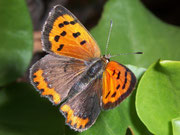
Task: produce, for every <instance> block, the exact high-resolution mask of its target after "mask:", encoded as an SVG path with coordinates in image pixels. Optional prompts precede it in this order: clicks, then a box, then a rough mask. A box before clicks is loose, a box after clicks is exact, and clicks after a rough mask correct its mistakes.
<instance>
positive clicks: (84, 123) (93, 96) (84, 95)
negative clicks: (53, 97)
mask: <svg viewBox="0 0 180 135" xmlns="http://www.w3.org/2000/svg"><path fill="white" fill-rule="evenodd" d="M101 89H102V80H101V79H96V80H94V81H93V82H92V83H91V84H89V86H87V88H84V90H83V91H82V92H81V93H79V94H76V95H75V96H73V97H72V98H70V99H68V100H67V101H66V102H65V103H64V104H62V105H61V107H60V111H61V112H62V114H63V115H64V117H65V118H66V124H67V125H69V126H70V127H71V128H72V129H74V130H76V131H80V132H82V131H84V130H86V129H87V128H89V127H91V126H92V125H93V124H94V123H95V121H96V119H97V117H98V115H99V113H100V111H101V107H100V93H99V92H101Z"/></svg>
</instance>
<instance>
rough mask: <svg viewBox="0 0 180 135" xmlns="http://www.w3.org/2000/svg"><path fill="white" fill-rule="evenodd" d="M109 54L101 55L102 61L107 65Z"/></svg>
mask: <svg viewBox="0 0 180 135" xmlns="http://www.w3.org/2000/svg"><path fill="white" fill-rule="evenodd" d="M110 58H111V54H107V55H103V56H102V58H101V59H102V60H103V61H104V62H105V63H106V64H107V63H109V62H110Z"/></svg>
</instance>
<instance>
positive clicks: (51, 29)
mask: <svg viewBox="0 0 180 135" xmlns="http://www.w3.org/2000/svg"><path fill="white" fill-rule="evenodd" d="M42 45H43V50H44V51H46V52H47V53H49V54H48V55H46V56H45V57H43V58H42V59H41V60H39V61H37V62H36V63H35V64H34V65H33V66H32V68H31V69H30V79H31V83H32V84H33V85H34V87H35V88H36V89H37V91H39V92H40V94H41V95H42V96H45V97H47V98H48V99H49V100H50V101H51V102H52V103H53V104H55V105H58V104H60V103H61V102H63V104H62V105H61V106H60V112H61V113H62V114H63V115H64V117H65V118H66V124H67V125H69V126H70V127H71V128H72V129H74V130H76V131H84V130H86V129H88V128H89V127H91V126H92V125H93V124H94V123H95V121H96V119H97V117H98V115H99V114H100V112H101V110H107V109H111V108H114V107H116V106H117V105H118V104H119V103H120V102H121V101H123V100H124V99H125V98H126V97H127V96H128V95H129V94H130V93H131V92H132V90H133V89H134V87H135V85H136V77H135V75H134V74H133V73H132V72H131V71H130V70H129V69H128V68H127V67H125V66H124V65H122V64H120V63H118V62H115V61H110V59H109V56H107V55H105V56H101V53H100V49H99V47H98V45H97V43H96V41H95V40H94V39H93V37H92V36H91V35H90V34H89V33H88V31H87V30H86V29H85V28H84V27H83V25H82V24H81V23H80V22H79V21H78V19H77V18H76V17H75V16H74V15H73V14H72V13H71V12H70V11H68V10H67V9H66V8H64V7H62V6H60V5H57V6H55V7H54V8H53V9H52V11H51V12H50V13H49V16H48V18H47V21H46V22H45V24H44V27H43V30H42Z"/></svg>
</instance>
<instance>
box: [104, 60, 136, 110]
mask: <svg viewBox="0 0 180 135" xmlns="http://www.w3.org/2000/svg"><path fill="white" fill-rule="evenodd" d="M135 85H136V77H135V75H134V74H133V73H132V72H131V71H130V70H129V69H128V68H127V67H125V66H123V65H121V64H119V63H117V62H115V61H111V62H109V63H108V64H107V67H106V69H105V71H104V73H103V90H102V108H103V109H105V110H106V109H110V108H113V107H115V106H117V105H118V104H119V103H120V102H121V101H123V100H124V99H125V98H126V97H127V96H128V95H129V94H130V93H131V92H132V90H133V89H134V87H135Z"/></svg>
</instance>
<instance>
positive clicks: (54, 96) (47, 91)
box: [33, 69, 61, 104]
mask: <svg viewBox="0 0 180 135" xmlns="http://www.w3.org/2000/svg"><path fill="white" fill-rule="evenodd" d="M42 74H43V70H41V69H39V70H38V71H36V72H35V73H34V74H33V81H34V83H35V84H36V85H37V86H36V87H37V89H38V90H39V91H40V92H41V94H42V95H43V96H48V97H50V98H51V100H52V101H53V102H54V103H55V104H58V103H60V101H61V98H60V95H59V94H58V93H57V92H56V91H55V90H54V88H48V85H47V83H46V82H45V80H44V78H43V76H42Z"/></svg>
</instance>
